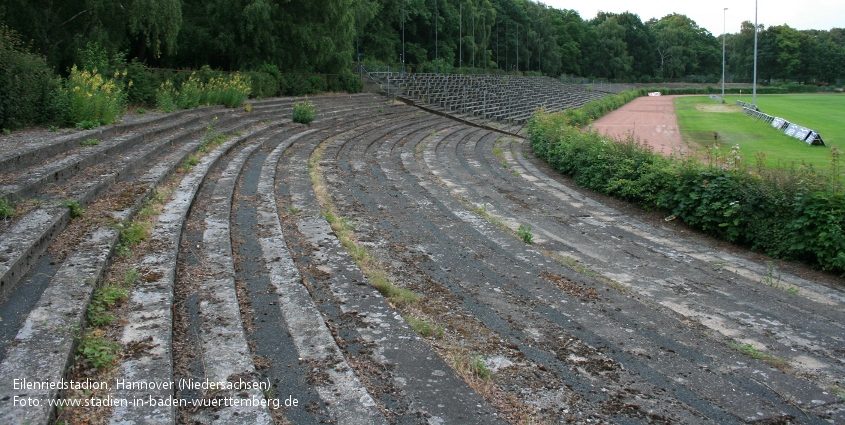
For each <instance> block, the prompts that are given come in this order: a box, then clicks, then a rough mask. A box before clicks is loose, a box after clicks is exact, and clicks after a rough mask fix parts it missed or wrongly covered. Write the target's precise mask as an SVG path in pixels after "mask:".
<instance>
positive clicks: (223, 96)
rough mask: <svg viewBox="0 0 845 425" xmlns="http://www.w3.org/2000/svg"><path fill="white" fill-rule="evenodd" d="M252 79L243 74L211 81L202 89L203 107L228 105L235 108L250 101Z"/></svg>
mask: <svg viewBox="0 0 845 425" xmlns="http://www.w3.org/2000/svg"><path fill="white" fill-rule="evenodd" d="M250 91H251V88H250V79H249V77H248V76H246V75H243V74H232V75H229V76H220V77H216V78H212V79H210V80H209V81H208V82H207V83H205V85H204V86H203V87H202V99H201V103H202V104H203V105H226V106H227V107H229V108H235V107H238V106H241V105H243V103H244V101H245V100H247V99H249V93H250Z"/></svg>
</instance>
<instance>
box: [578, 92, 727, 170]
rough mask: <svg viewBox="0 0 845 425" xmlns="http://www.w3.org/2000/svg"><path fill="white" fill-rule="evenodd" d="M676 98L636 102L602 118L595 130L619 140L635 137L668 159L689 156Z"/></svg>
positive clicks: (643, 98) (641, 99)
mask: <svg viewBox="0 0 845 425" xmlns="http://www.w3.org/2000/svg"><path fill="white" fill-rule="evenodd" d="M674 98H675V96H655V97H650V96H644V97H639V98H636V99H634V100H633V101H631V102H629V103H628V104H627V105H625V106H623V107H621V108H619V109H617V110H615V111H613V112H611V113H609V114H607V115H605V116H604V117H602V118H599V119H598V120H597V121H596V122H595V123H593V128H594V129H595V130H596V131H598V132H599V133H601V134H604V135H606V136H610V137H613V138H615V139H617V140H624V139H627V138H629V137H633V138H634V139H636V140H638V141H639V142H640V143H642V144H644V145H646V146H649V147H651V148H652V149H653V150H654V151H655V152H659V153H662V154H663V155H666V156H669V155H671V154H672V153H676V154H678V153H681V154H684V153H687V152H688V151H689V148H688V147H687V145H686V143H684V141H683V138H681V132H680V130H679V129H678V116H677V115H676V114H675V103H674ZM719 106H721V105H719Z"/></svg>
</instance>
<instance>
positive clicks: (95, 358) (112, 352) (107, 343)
mask: <svg viewBox="0 0 845 425" xmlns="http://www.w3.org/2000/svg"><path fill="white" fill-rule="evenodd" d="M119 351H120V344H118V343H117V342H114V341H111V340H109V339H108V338H106V337H105V336H104V335H103V332H102V331H99V330H93V331H91V332H88V333H86V334H85V335H84V336H83V337H82V340H81V341H80V343H79V348H78V352H79V356H80V357H81V359H82V360H84V361H85V362H87V363H89V364H90V365H91V366H93V367H95V368H97V369H107V368H109V367H111V365H113V364H114V362H115V360H116V359H117V354H118V352H119Z"/></svg>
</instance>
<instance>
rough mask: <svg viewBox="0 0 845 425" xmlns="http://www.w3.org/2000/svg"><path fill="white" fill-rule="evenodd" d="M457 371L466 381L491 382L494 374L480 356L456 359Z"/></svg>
mask: <svg viewBox="0 0 845 425" xmlns="http://www.w3.org/2000/svg"><path fill="white" fill-rule="evenodd" d="M455 369H456V370H457V371H458V374H459V375H461V376H462V377H464V379H480V380H482V381H489V380H490V378H491V377H492V375H493V373H492V372H491V371H490V369H489V368H488V367H487V364H486V363H484V359H482V358H481V356H479V355H473V356H459V357H457V358H455Z"/></svg>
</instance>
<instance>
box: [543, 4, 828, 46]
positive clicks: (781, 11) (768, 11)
mask: <svg viewBox="0 0 845 425" xmlns="http://www.w3.org/2000/svg"><path fill="white" fill-rule="evenodd" d="M540 3H545V4H546V5H548V6H551V7H554V8H556V9H573V10H576V11H577V12H578V14H580V15H581V18H582V19H585V20H589V19H593V18H595V17H596V12H598V11H600V10H601V11H604V12H613V13H621V12H626V11H627V12H631V13H634V14H636V15H639V17H640V19H641V20H642V21H643V22H645V21H648V20H649V19H651V18H657V19H660V18H662V17H664V16H666V15H668V14H670V13H673V12H674V13H679V14H681V15H687V16H688V17H689V18H690V19H692V20H693V21H695V22H696V23H697V24H698V26H700V27H704V28H706V29H707V30H708V31H710V33H712V34H713V35H714V36H717V37H718V36H719V35H720V34H722V32H723V31H722V14H723V12H724V13H725V15H726V16H725V25H726V27H727V31H726V32H728V33H737V32H739V29H740V25H741V24H742V21H751V22H754V0H713V1H711V0H693V1H690V0H679V1H667V0H639V1H637V0H634V1H631V0H540ZM726 7H727V8H728V10H727V11H724V10H723V9H724V8H726ZM758 8H759V9H758V16H757V21H758V22H759V23H760V24H763V25H765V26H766V27H769V26H770V25H783V24H787V25H789V26H790V27H792V28H796V29H799V30H806V29H818V30H829V29H831V28H833V27H837V28H842V27H845V1H842V0H759V2H758Z"/></svg>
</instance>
